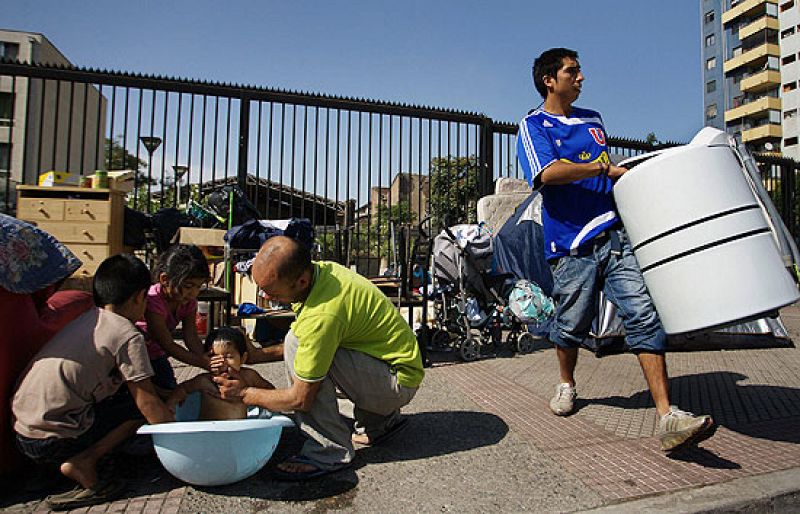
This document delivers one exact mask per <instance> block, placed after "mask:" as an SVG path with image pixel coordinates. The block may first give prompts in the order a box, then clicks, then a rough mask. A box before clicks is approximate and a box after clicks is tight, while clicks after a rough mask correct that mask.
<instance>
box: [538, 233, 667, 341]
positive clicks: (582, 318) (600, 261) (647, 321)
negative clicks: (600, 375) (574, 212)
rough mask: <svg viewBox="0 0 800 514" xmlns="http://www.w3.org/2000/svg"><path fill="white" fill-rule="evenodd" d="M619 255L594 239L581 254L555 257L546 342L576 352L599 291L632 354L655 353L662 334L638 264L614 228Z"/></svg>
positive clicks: (606, 241)
mask: <svg viewBox="0 0 800 514" xmlns="http://www.w3.org/2000/svg"><path fill="white" fill-rule="evenodd" d="M618 235H619V241H620V246H621V254H620V255H616V254H614V253H612V251H611V240H610V239H609V238H606V239H603V240H602V241H597V243H596V244H594V245H593V247H592V248H591V251H589V252H588V253H587V254H586V255H581V256H566V257H561V258H560V259H558V261H557V262H556V263H555V265H554V266H553V279H554V285H553V299H554V300H555V302H556V316H555V322H554V323H553V324H552V327H551V330H550V340H551V341H552V342H553V343H554V344H556V345H558V346H560V347H562V348H576V347H578V346H580V345H581V343H582V342H583V341H584V339H586V338H587V337H588V336H589V330H590V329H591V327H592V321H593V320H594V317H595V315H596V313H597V308H598V306H597V301H598V297H599V294H598V293H599V288H602V290H603V292H604V293H605V295H606V297H607V298H608V299H609V300H610V301H611V302H612V303H613V304H614V305H616V306H617V312H618V313H619V315H620V317H621V318H622V324H623V326H624V327H625V334H626V335H625V342H626V345H627V347H628V348H629V349H631V350H632V351H644V352H654V353H661V352H663V351H664V350H665V349H666V334H665V333H664V329H663V328H662V327H661V320H660V319H659V318H658V314H657V313H656V310H655V307H654V306H653V302H652V300H651V299H650V295H649V294H648V293H647V289H646V287H645V285H644V279H643V278H642V273H641V271H639V265H638V264H637V262H636V259H635V258H634V256H633V250H632V249H631V245H630V242H629V241H628V237H627V234H626V233H625V231H624V230H623V229H618Z"/></svg>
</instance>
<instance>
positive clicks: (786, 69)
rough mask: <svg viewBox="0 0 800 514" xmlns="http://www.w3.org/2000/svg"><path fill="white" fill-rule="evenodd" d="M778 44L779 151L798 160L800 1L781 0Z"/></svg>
mask: <svg viewBox="0 0 800 514" xmlns="http://www.w3.org/2000/svg"><path fill="white" fill-rule="evenodd" d="M778 18H779V20H780V38H781V39H780V47H781V81H782V82H781V105H782V107H783V146H782V151H783V155H785V156H786V157H791V158H793V159H796V160H800V144H798V140H797V139H798V136H800V121H798V112H799V111H800V89H798V86H800V84H798V81H800V1H798V0H783V1H782V2H781V3H780V4H779V6H778Z"/></svg>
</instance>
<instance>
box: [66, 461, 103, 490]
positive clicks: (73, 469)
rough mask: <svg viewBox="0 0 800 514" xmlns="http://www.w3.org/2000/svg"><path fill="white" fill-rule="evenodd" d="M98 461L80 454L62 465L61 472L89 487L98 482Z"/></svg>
mask: <svg viewBox="0 0 800 514" xmlns="http://www.w3.org/2000/svg"><path fill="white" fill-rule="evenodd" d="M95 466H96V463H94V462H92V461H91V460H90V459H81V458H79V457H78V456H75V457H73V458H72V459H70V460H68V461H66V462H65V463H63V464H62V465H61V473H62V474H63V475H64V476H65V477H67V478H69V479H72V480H74V481H76V482H78V483H79V484H81V486H83V487H84V488H86V489H88V488H90V487H92V486H93V485H96V484H97V469H96V467H95Z"/></svg>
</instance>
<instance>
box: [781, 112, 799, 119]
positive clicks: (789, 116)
mask: <svg viewBox="0 0 800 514" xmlns="http://www.w3.org/2000/svg"><path fill="white" fill-rule="evenodd" d="M796 117H797V109H789V110H788V111H784V112H783V119H785V120H791V119H792V118H796Z"/></svg>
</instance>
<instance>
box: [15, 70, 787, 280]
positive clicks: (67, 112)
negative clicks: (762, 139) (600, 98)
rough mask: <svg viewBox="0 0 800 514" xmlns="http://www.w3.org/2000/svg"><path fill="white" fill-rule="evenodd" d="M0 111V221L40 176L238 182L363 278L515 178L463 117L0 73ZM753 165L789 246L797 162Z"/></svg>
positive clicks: (158, 186) (143, 194)
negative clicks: (421, 232) (302, 223)
mask: <svg viewBox="0 0 800 514" xmlns="http://www.w3.org/2000/svg"><path fill="white" fill-rule="evenodd" d="M0 106H6V107H4V108H2V109H0V177H3V178H5V180H3V181H2V182H0V202H2V203H1V204H0V210H2V211H3V212H11V213H13V212H14V208H15V206H14V203H15V201H14V186H15V185H16V184H33V183H36V181H37V178H38V176H39V174H40V173H43V172H46V171H50V170H55V171H66V172H71V173H72V174H73V175H74V176H76V177H80V176H84V175H87V174H92V173H94V171H95V170H96V169H104V170H120V169H130V170H133V171H134V172H135V183H134V187H133V190H132V192H131V193H130V195H129V205H130V206H131V207H133V208H135V209H138V210H142V211H148V212H153V211H154V210H157V209H160V208H162V207H168V206H175V205H179V204H184V203H186V202H187V201H192V202H197V203H198V204H202V203H203V201H204V198H205V197H206V196H207V193H208V192H209V191H211V190H213V189H214V188H216V187H218V186H220V185H222V184H233V183H235V184H237V185H238V186H239V187H240V188H241V189H242V190H244V191H245V192H246V193H247V196H248V198H249V199H250V200H251V201H252V203H253V204H254V205H255V206H256V208H257V209H258V210H259V211H260V212H261V214H262V216H263V217H264V218H268V219H284V218H290V217H304V218H308V219H310V220H311V222H312V224H313V225H314V226H315V227H316V229H317V231H318V234H319V236H320V243H321V245H322V253H323V256H325V257H327V258H334V259H336V260H339V261H340V262H343V263H346V264H348V265H351V266H356V267H357V269H358V270H359V271H360V272H362V273H364V274H366V275H377V274H381V273H384V272H385V270H387V269H389V273H397V272H398V269H399V267H400V266H402V263H405V262H408V252H411V251H412V247H413V240H414V239H415V237H416V234H417V231H416V229H417V225H418V224H420V223H421V222H422V221H423V220H426V219H431V220H432V221H431V222H430V225H431V227H432V228H433V229H434V230H436V229H438V226H437V225H438V224H440V223H442V222H443V221H444V220H445V219H446V220H449V221H450V222H456V221H471V220H474V216H475V203H476V201H477V199H478V198H479V197H481V196H483V195H485V194H488V193H490V192H491V191H492V188H493V184H494V181H495V180H496V179H497V178H499V177H518V178H521V170H520V168H519V166H518V163H517V158H516V132H517V126H516V125H515V124H511V123H501V122H496V121H494V120H492V119H490V118H487V117H486V116H483V115H481V114H478V113H474V112H465V111H456V110H448V109H441V108H433V107H423V106H414V105H404V104H398V103H391V102H381V101H372V100H361V99H353V98H343V97H334V96H328V95H320V94H311V93H298V92H289V91H282V90H277V89H269V88H263V87H255V86H243V85H232V84H221V83H211V82H203V81H196V80H186V79H176V78H164V77H154V76H144V75H138V74H131V73H119V72H108V71H100V70H93V69H78V68H66V67H55V66H43V65H29V64H20V63H16V62H8V61H5V62H0ZM609 144H610V150H611V152H612V153H617V154H622V155H626V156H632V155H637V154H640V153H644V152H649V151H653V150H655V149H658V148H661V147H666V146H671V145H672V144H671V143H668V144H656V145H653V144H650V143H647V142H644V141H636V140H628V139H619V138H610V140H609ZM757 160H758V162H759V165H760V166H761V169H762V172H763V180H764V184H765V187H766V188H767V189H768V190H769V191H770V192H771V193H772V194H773V197H774V199H775V203H776V205H777V207H778V209H779V210H780V212H781V213H782V215H783V217H784V220H785V222H786V224H787V226H788V227H789V228H790V230H791V231H792V233H793V234H795V235H797V227H798V209H797V205H798V202H797V198H796V196H797V193H796V189H795V177H796V175H797V173H798V171H800V164H798V163H797V162H795V161H792V160H789V159H783V158H777V157H771V156H766V155H758V156H757ZM403 277H406V275H403Z"/></svg>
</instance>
